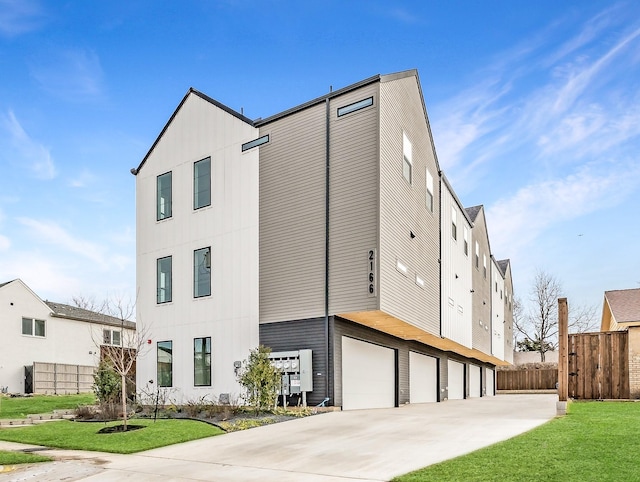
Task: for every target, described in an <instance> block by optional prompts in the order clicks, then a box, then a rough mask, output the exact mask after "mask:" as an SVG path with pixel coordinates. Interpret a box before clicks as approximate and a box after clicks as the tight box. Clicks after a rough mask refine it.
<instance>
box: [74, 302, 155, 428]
mask: <svg viewBox="0 0 640 482" xmlns="http://www.w3.org/2000/svg"><path fill="white" fill-rule="evenodd" d="M73 302H74V303H75V304H76V306H78V307H79V308H84V309H92V308H93V309H92V310H91V311H96V312H98V313H100V314H102V315H105V316H108V317H111V318H115V319H117V320H118V322H119V324H120V334H121V336H120V343H119V344H116V345H111V344H106V343H101V340H95V339H94V343H95V344H96V346H97V347H98V348H99V349H100V356H101V361H102V362H106V363H107V364H108V367H109V369H111V370H112V371H113V372H115V374H117V376H118V377H119V378H120V384H119V385H120V398H121V403H122V407H121V408H122V425H123V427H122V428H123V430H124V431H127V379H128V378H129V377H130V374H131V373H132V372H133V369H134V367H135V363H136V359H137V358H138V357H139V356H140V355H141V354H142V351H143V349H144V348H145V347H146V346H147V343H146V340H147V334H148V330H147V329H146V328H145V327H144V326H142V325H141V324H140V323H136V328H135V329H134V330H131V329H128V330H125V327H126V325H128V324H129V323H130V321H129V320H130V319H131V318H133V315H134V313H135V303H134V302H131V301H125V300H123V299H122V298H116V299H113V300H106V301H105V302H103V303H99V304H97V303H95V302H94V301H93V300H91V299H90V300H89V304H90V306H88V307H87V305H86V304H85V303H87V300H86V299H85V298H82V297H74V298H73ZM83 304H85V306H82V305H83Z"/></svg>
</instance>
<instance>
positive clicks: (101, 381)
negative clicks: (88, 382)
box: [93, 360, 121, 417]
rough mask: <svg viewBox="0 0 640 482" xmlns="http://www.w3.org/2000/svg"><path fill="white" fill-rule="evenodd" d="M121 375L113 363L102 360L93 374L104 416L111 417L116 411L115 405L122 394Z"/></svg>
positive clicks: (94, 388) (96, 392)
mask: <svg viewBox="0 0 640 482" xmlns="http://www.w3.org/2000/svg"><path fill="white" fill-rule="evenodd" d="M120 383H121V381H120V377H119V376H118V374H117V373H116V372H115V371H114V369H113V367H112V366H111V364H110V363H109V362H108V361H106V360H101V361H100V364H99V365H98V369H97V370H96V373H95V375H94V376H93V391H94V393H95V394H96V398H97V399H98V403H100V409H101V411H102V414H103V416H105V417H109V414H111V413H113V412H114V409H113V407H114V405H115V403H116V402H117V400H118V396H119V395H120Z"/></svg>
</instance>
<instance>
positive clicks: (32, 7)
mask: <svg viewBox="0 0 640 482" xmlns="http://www.w3.org/2000/svg"><path fill="white" fill-rule="evenodd" d="M43 19H44V15H43V11H42V9H41V7H40V5H39V4H38V2H35V1H32V0H0V34H2V35H4V36H6V37H15V36H17V35H20V34H23V33H26V32H30V31H32V30H35V29H37V28H39V27H40V25H42V22H43Z"/></svg>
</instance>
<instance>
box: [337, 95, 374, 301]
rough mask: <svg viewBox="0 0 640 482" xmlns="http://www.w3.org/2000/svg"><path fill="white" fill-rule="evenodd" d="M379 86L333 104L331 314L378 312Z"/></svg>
mask: <svg viewBox="0 0 640 482" xmlns="http://www.w3.org/2000/svg"><path fill="white" fill-rule="evenodd" d="M379 85H380V84H379V83H374V84H370V85H367V86H365V87H362V88H360V89H357V90H355V91H352V92H349V93H347V94H345V95H341V96H339V97H336V98H334V99H332V100H331V110H330V115H331V127H330V132H331V138H330V165H331V167H330V187H329V202H330V207H329V212H330V215H329V219H330V222H329V312H330V313H331V314H337V313H346V312H349V311H365V310H374V309H377V308H378V298H377V297H371V296H369V292H368V290H367V288H368V282H367V273H368V271H367V253H368V250H370V249H372V248H375V249H378V203H379V201H378V188H379V180H378V158H379V152H378V137H379V136H378V133H379V129H378V125H379V119H378V115H379V98H378V90H379ZM368 97H373V106H371V107H367V108H366V109H363V110H360V111H356V112H353V113H351V114H347V115H345V116H342V117H337V109H338V108H339V107H342V106H345V105H348V104H351V103H353V102H357V101H359V100H362V99H366V98H368Z"/></svg>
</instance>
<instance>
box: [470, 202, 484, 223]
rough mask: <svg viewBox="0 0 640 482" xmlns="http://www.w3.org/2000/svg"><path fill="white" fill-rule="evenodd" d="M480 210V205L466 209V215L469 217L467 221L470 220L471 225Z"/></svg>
mask: <svg viewBox="0 0 640 482" xmlns="http://www.w3.org/2000/svg"><path fill="white" fill-rule="evenodd" d="M481 209H482V204H480V205H478V206H472V207H470V208H467V214H468V215H469V219H471V222H472V223H475V222H476V218H477V217H478V213H479V212H480V210H481Z"/></svg>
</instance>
